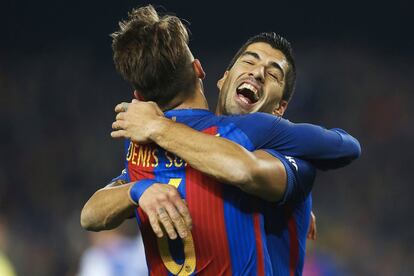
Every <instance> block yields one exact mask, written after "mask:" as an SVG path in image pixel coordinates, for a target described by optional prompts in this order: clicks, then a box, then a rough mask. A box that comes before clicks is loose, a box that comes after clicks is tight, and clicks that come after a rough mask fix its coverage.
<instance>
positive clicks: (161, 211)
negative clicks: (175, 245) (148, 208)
mask: <svg viewBox="0 0 414 276" xmlns="http://www.w3.org/2000/svg"><path fill="white" fill-rule="evenodd" d="M165 205H166V208H164V207H161V208H158V211H157V212H158V218H159V220H160V222H161V224H162V226H164V229H165V231H166V232H167V234H168V237H169V238H170V239H172V240H174V239H176V238H177V233H176V232H175V229H174V226H173V222H172V220H174V219H177V218H176V217H174V218H173V217H170V216H171V214H170V212H171V211H172V210H173V209H174V207H172V206H169V205H168V204H165ZM166 209H169V211H168V212H167V211H166Z"/></svg>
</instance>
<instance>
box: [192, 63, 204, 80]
mask: <svg viewBox="0 0 414 276" xmlns="http://www.w3.org/2000/svg"><path fill="white" fill-rule="evenodd" d="M193 69H194V72H195V74H196V76H197V78H199V79H204V78H205V77H206V73H205V72H204V70H203V67H202V66H201V62H200V60H198V59H194V61H193Z"/></svg>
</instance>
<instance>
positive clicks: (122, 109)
mask: <svg viewBox="0 0 414 276" xmlns="http://www.w3.org/2000/svg"><path fill="white" fill-rule="evenodd" d="M127 110H128V103H126V102H122V103H120V104H117V105H116V106H115V112H116V113H119V112H125V111H127Z"/></svg>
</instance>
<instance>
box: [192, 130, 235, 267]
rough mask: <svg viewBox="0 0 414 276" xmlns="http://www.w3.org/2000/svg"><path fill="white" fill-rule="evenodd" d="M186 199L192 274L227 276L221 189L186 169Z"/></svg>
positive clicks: (214, 132) (204, 177)
mask: <svg viewBox="0 0 414 276" xmlns="http://www.w3.org/2000/svg"><path fill="white" fill-rule="evenodd" d="M203 132H205V133H208V134H212V135H214V134H216V133H217V128H216V127H214V128H209V129H207V130H205V131H203ZM186 199H187V203H188V207H189V209H190V214H191V217H192V219H193V229H192V234H193V239H194V245H195V250H196V262H197V263H196V274H197V275H231V274H232V271H231V257H230V249H229V246H228V240H227V232H226V225H225V219H224V205H223V198H222V185H220V184H218V183H217V182H216V181H215V180H213V179H212V178H210V177H208V176H206V175H204V174H201V173H200V172H198V171H196V170H194V169H193V168H191V167H189V166H188V167H187V168H186Z"/></svg>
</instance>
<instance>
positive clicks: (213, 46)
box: [0, 0, 414, 275]
mask: <svg viewBox="0 0 414 276" xmlns="http://www.w3.org/2000/svg"><path fill="white" fill-rule="evenodd" d="M147 3H148V2H141V1H108V2H104V1H94V0H91V1H50V0H49V1H31V2H27V3H23V2H22V1H18V2H16V1H2V2H1V4H0V26H1V27H2V28H1V33H0V96H1V98H0V102H1V109H0V124H1V128H0V143H1V146H0V149H1V157H0V164H1V166H0V252H1V251H2V252H4V253H5V254H6V255H7V256H8V257H9V258H10V260H11V262H12V263H13V264H14V267H15V269H16V271H17V273H18V274H19V275H73V274H75V273H76V271H77V268H78V265H79V258H80V256H81V254H82V252H83V251H84V249H85V248H86V247H87V246H88V238H87V235H86V233H85V232H84V231H83V230H82V229H81V228H80V225H79V215H80V210H81V208H82V206H83V204H84V202H85V201H86V200H87V199H88V198H89V196H90V195H91V194H92V193H93V192H94V191H95V190H97V189H98V188H99V187H102V186H103V185H104V184H105V183H107V182H108V180H110V179H111V178H112V177H113V176H116V175H118V174H119V172H120V170H121V169H122V161H121V160H122V154H123V153H122V151H123V149H122V142H121V141H113V140H112V139H111V138H110V136H109V133H110V130H111V128H110V126H111V123H112V121H113V118H114V113H113V107H114V106H115V104H117V103H118V102H120V101H125V100H129V99H130V98H131V89H130V87H129V86H128V85H127V84H126V83H125V82H124V81H123V80H122V79H121V78H120V76H119V75H118V74H117V73H116V72H115V69H114V67H113V64H112V51H111V48H110V43H111V39H110V37H109V34H110V33H112V32H113V31H115V30H117V22H118V21H119V20H120V19H123V18H125V17H126V13H127V11H129V10H130V9H131V8H133V7H136V6H138V5H143V4H147ZM152 3H153V4H155V5H156V6H158V5H162V6H163V7H164V8H165V9H166V10H167V11H171V12H174V13H175V14H177V15H178V16H179V17H181V18H184V19H186V20H188V21H189V22H190V23H191V24H190V25H189V28H190V29H191V32H192V36H191V43H190V47H191V48H192V50H193V53H194V54H195V56H196V57H198V58H199V59H200V60H201V62H202V64H203V65H204V69H205V70H206V72H207V79H206V81H205V87H206V94H207V97H208V99H209V102H210V106H211V107H214V106H215V103H216V96H217V89H216V87H215V82H216V81H217V80H218V78H219V77H220V76H221V75H222V74H223V72H224V69H225V67H226V65H227V63H228V62H229V61H230V59H231V57H232V55H233V54H234V53H235V52H236V51H237V49H238V48H239V47H240V46H241V45H242V43H244V41H245V40H247V39H248V38H249V37H250V36H252V35H255V34H258V33H260V32H263V31H275V32H278V33H280V34H282V35H283V36H285V37H286V38H288V39H289V40H290V41H291V43H292V45H293V47H294V50H295V53H296V62H297V68H298V83H297V89H296V94H295V95H294V97H293V100H292V102H291V104H290V106H289V109H288V112H287V114H286V115H285V117H287V118H289V119H290V120H292V121H294V122H313V123H316V124H320V125H323V126H325V127H328V128H331V127H341V128H343V129H345V130H347V131H348V132H350V133H351V134H352V135H354V136H355V137H357V138H358V139H359V141H360V142H361V145H362V151H363V154H362V157H361V158H360V159H359V160H357V161H356V162H354V163H353V164H352V165H351V166H349V167H347V168H344V169H341V170H338V171H332V172H327V173H322V172H321V173H320V174H319V176H318V179H317V181H316V185H315V188H314V192H313V195H314V211H315V213H316V216H317V222H318V234H319V238H318V241H316V242H310V243H309V253H308V255H309V260H313V259H314V258H320V259H321V260H324V262H328V263H330V264H331V265H332V266H335V267H336V274H343V275H413V274H414V261H413V260H414V249H413V246H412V244H413V242H414V222H413V215H412V199H413V196H414V188H413V185H412V184H413V181H412V177H413V169H414V168H413V165H412V163H413V161H412V160H413V157H414V154H413V150H412V149H411V144H412V142H413V137H414V127H413V125H412V123H410V122H411V121H409V120H410V119H411V118H413V111H412V109H411V106H412V104H413V103H414V101H413V98H414V97H413V84H414V81H413V77H414V68H413V61H414V55H413V53H412V49H413V46H414V39H413V31H412V27H413V22H411V21H412V20H411V18H410V17H412V16H411V14H412V6H411V5H408V4H402V3H401V4H400V3H397V2H395V1H393V2H387V3H385V4H379V3H376V2H372V3H352V2H348V1H341V2H339V1H331V2H329V3H320V2H318V3H315V2H311V1H308V2H307V3H301V2H287V1H284V2H276V1H272V2H270V1H252V2H246V3H242V2H239V1H233V2H229V1H220V2H214V1H204V2H200V1H199V2H196V1H193V2H184V1H181V2H178V1H177V2H176V3H172V2H167V1H166V2H161V1H156V2H152ZM309 273H310V272H309ZM309 275H311V274H309Z"/></svg>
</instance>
